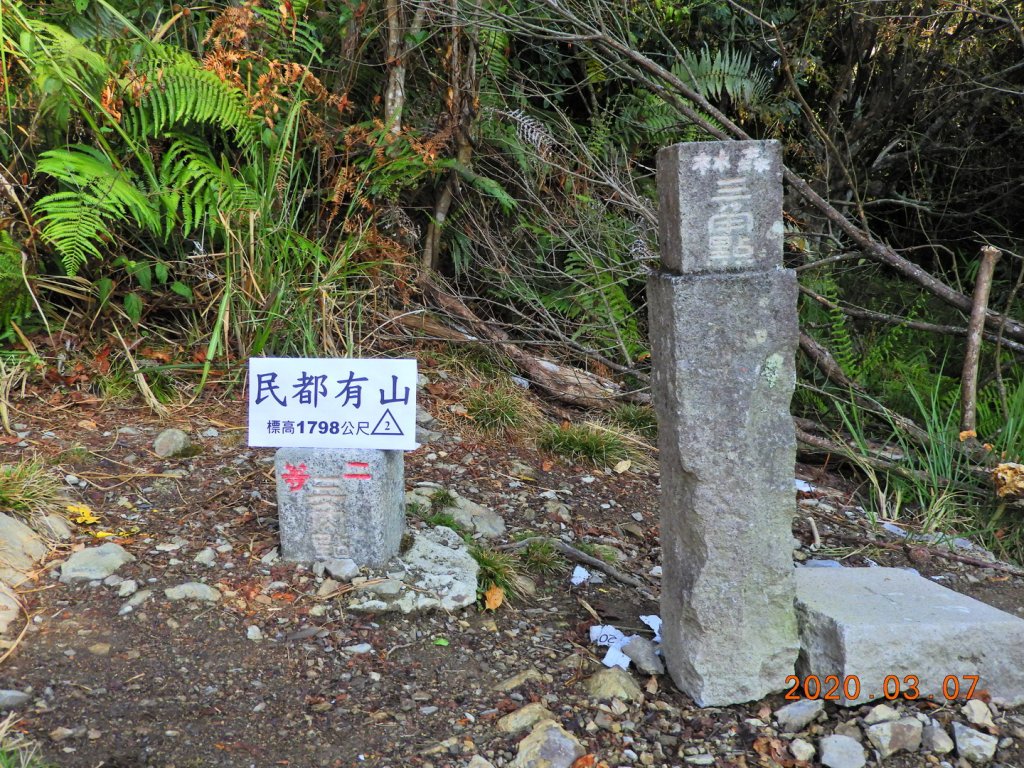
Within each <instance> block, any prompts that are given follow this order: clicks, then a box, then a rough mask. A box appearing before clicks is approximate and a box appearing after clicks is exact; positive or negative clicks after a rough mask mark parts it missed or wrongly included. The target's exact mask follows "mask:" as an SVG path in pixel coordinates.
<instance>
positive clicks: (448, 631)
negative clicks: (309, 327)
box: [0, 391, 1024, 768]
mask: <svg viewBox="0 0 1024 768" xmlns="http://www.w3.org/2000/svg"><path fill="white" fill-rule="evenodd" d="M427 405H428V406H429V405H430V403H429V398H428V403H427ZM17 409H18V410H17V412H16V414H15V419H16V421H18V422H20V423H22V424H23V425H24V426H25V427H26V429H27V431H29V433H30V434H29V436H28V438H27V440H28V442H29V447H28V448H27V449H22V448H18V447H17V446H14V445H3V446H0V462H9V461H13V460H17V459H18V458H20V456H21V455H23V453H22V452H23V451H26V452H29V453H36V454H39V455H40V456H42V457H44V458H45V459H47V460H48V461H51V462H53V463H54V465H55V467H57V468H58V470H57V471H59V472H61V473H62V474H72V475H75V476H76V477H77V478H79V480H80V481H81V482H82V483H83V484H84V487H76V488H75V490H74V491H73V492H72V493H73V495H75V496H76V498H78V499H79V500H80V501H81V502H83V503H85V504H87V505H89V506H90V508H91V509H92V510H93V511H95V512H96V513H97V515H98V516H99V517H100V518H101V520H100V522H99V523H97V524H96V525H95V526H92V527H93V528H102V529H104V530H110V531H117V530H121V531H131V530H132V529H133V527H135V528H136V529H137V531H138V532H137V533H135V534H133V535H130V536H125V537H122V538H120V539H118V541H119V542H120V543H121V545H122V546H124V547H125V549H127V550H128V551H129V552H130V553H132V554H133V555H134V556H135V558H136V560H135V561H134V562H132V563H129V564H127V565H125V566H123V567H122V568H120V569H119V570H118V571H117V578H115V579H111V580H110V581H111V582H112V583H110V584H89V583H85V584H80V585H64V584H59V583H58V582H57V581H56V579H55V578H54V573H53V572H52V570H51V571H43V572H40V573H39V574H38V578H37V580H36V581H35V582H34V584H30V585H25V586H26V587H27V588H25V589H24V591H23V597H24V599H25V600H26V605H27V609H28V612H29V614H30V615H31V617H32V619H31V621H30V623H29V627H28V632H27V633H26V634H25V637H24V639H23V640H22V642H21V643H20V644H19V645H18V646H17V648H16V649H15V651H14V652H13V654H12V655H11V656H10V657H9V658H8V659H7V661H6V662H4V664H3V666H0V688H2V689H17V690H21V691H26V692H28V693H30V694H31V697H32V702H31V704H30V705H28V706H26V707H24V708H22V709H21V710H19V712H20V714H21V715H23V717H22V719H21V721H20V725H19V728H20V729H21V730H23V731H24V732H26V733H28V734H29V735H31V736H33V737H34V738H37V739H39V741H40V742H41V744H42V745H43V747H44V750H45V753H46V754H47V756H48V757H49V758H50V759H51V760H52V761H53V762H54V763H55V764H56V765H59V766H62V767H63V766H68V767H69V768H70V767H77V766H82V767H83V768H84V767H86V766H88V767H89V768H96V767H98V766H119V767H120V768H128V767H130V766H164V767H165V768H170V767H171V766H174V767H175V768H185V767H186V766H188V767H192V766H274V765H292V766H332V767H334V766H337V767H341V766H346V767H347V766H379V767H384V766H390V767H391V768H398V767H399V766H424V768H429V767H430V766H433V767H434V768H441V767H442V766H453V767H454V766H459V767H461V766H466V765H468V764H470V761H471V760H472V759H474V758H475V757H476V758H477V759H479V758H485V759H486V760H488V761H490V762H491V763H492V764H493V765H494V766H502V765H507V764H509V763H511V762H512V760H513V758H514V756H515V755H516V751H517V747H518V744H519V742H520V741H521V740H522V738H523V736H524V733H525V731H519V732H505V731H503V730H502V729H501V728H499V721H500V720H501V718H503V717H504V716H505V715H507V714H509V713H511V712H513V711H516V710H519V709H520V708H522V707H524V705H526V704H530V703H536V704H541V705H543V706H545V707H546V708H547V709H548V710H549V711H550V712H551V713H552V715H553V717H554V718H555V719H556V720H558V721H559V722H560V723H561V724H562V726H563V727H564V728H565V729H566V730H567V731H568V732H569V733H570V734H572V735H573V737H574V738H575V739H577V740H578V742H579V743H580V744H581V745H582V746H583V748H584V750H585V751H586V753H587V754H588V755H591V756H592V758H584V761H581V762H580V763H579V765H580V766H581V767H584V766H588V765H600V764H601V763H602V762H603V763H604V764H606V765H608V766H618V765H651V766H683V765H719V766H755V765H765V766H771V765H794V764H796V763H795V762H794V760H793V758H792V755H791V753H790V751H789V750H788V746H787V745H788V743H789V739H790V738H791V737H782V736H780V734H779V733H778V732H777V730H776V729H774V728H773V727H772V725H771V714H772V712H773V711H774V710H776V709H777V708H778V707H779V706H781V705H782V704H784V703H786V702H784V701H783V700H782V698H781V697H774V698H772V699H771V700H769V701H766V702H755V703H752V704H750V705H745V706H736V707H728V708H720V709H705V710H700V709H697V708H695V707H694V706H693V704H692V702H690V701H689V699H688V698H687V697H685V696H684V695H682V694H681V693H679V692H678V691H677V690H676V689H675V688H674V686H673V685H672V684H671V682H670V681H669V680H668V678H666V677H646V676H643V675H640V674H638V673H635V672H634V673H633V678H634V680H635V682H636V683H637V684H639V685H640V686H641V688H642V690H643V694H642V700H641V701H636V702H631V703H629V704H627V705H622V704H621V703H619V702H609V701H603V702H602V701H597V700H593V699H590V698H589V697H588V695H587V693H586V690H585V681H586V680H587V678H589V677H590V676H592V675H593V674H594V672H595V671H597V670H598V669H601V666H600V665H599V664H598V663H597V658H598V656H597V655H595V654H600V653H601V650H600V649H598V648H595V647H594V646H593V645H591V644H590V642H589V637H588V631H589V627H590V626H591V625H592V624H595V623H597V620H596V619H597V618H598V617H599V618H600V620H601V622H602V623H609V624H614V625H616V626H618V627H620V628H621V629H623V630H624V631H626V632H627V633H629V632H636V633H638V634H645V635H646V636H650V632H649V630H648V629H647V627H646V626H644V624H643V623H642V622H641V621H640V620H639V616H640V615H642V614H647V613H657V605H656V604H654V603H650V602H648V601H645V600H643V599H642V598H640V597H639V596H638V594H637V592H636V591H635V590H634V589H633V588H631V587H625V586H623V585H620V584H617V583H615V582H614V581H613V580H610V579H607V580H605V581H604V583H602V584H594V583H589V584H585V585H582V586H581V587H578V588H570V586H569V583H568V574H567V573H560V574H557V575H553V576H549V577H546V578H545V577H537V576H534V577H533V581H534V583H535V586H536V592H535V594H534V596H533V597H532V599H530V600H528V601H524V602H520V603H516V604H513V605H505V606H502V607H501V608H499V610H497V611H494V612H491V611H482V610H480V609H478V608H470V609H467V610H465V611H462V612H459V613H455V614H452V615H446V614H438V613H435V614H427V615H422V614H421V615H415V616H410V617H404V616H393V615H360V614H354V613H352V612H349V611H347V610H346V608H345V606H346V602H345V599H344V598H345V596H344V595H343V596H341V597H336V598H333V599H326V600H325V599H321V598H320V597H318V594H317V593H318V590H319V589H320V587H321V585H322V581H321V579H320V578H319V577H317V576H316V575H315V574H313V573H311V572H310V571H308V570H306V569H305V568H302V567H300V566H296V565H294V564H290V563H283V562H281V561H279V560H274V559H273V549H274V547H275V546H276V543H277V533H276V527H275V525H276V520H275V515H276V507H275V496H274V489H273V483H272V476H271V475H272V464H271V463H270V461H271V456H272V451H269V450H250V449H248V448H246V447H245V445H244V434H245V433H244V430H243V429H242V427H241V425H242V424H243V423H244V405H243V404H241V403H238V402H236V401H229V402H219V401H215V400H209V401H207V402H205V403H203V404H201V405H199V406H196V407H192V408H189V409H187V410H185V411H182V412H178V413H177V414H176V415H175V417H174V418H173V419H172V423H169V424H165V423H159V424H158V423H157V422H156V421H155V420H154V419H153V418H152V417H151V416H150V415H149V414H148V412H147V411H145V410H143V409H142V408H140V407H138V406H135V405H128V404H120V405H119V404H115V403H99V402H89V401H88V400H86V401H85V402H81V401H80V402H75V401H74V400H72V399H71V398H69V397H68V396H66V395H62V394H60V393H55V392H42V391H40V392H36V393H34V394H33V395H32V396H31V397H30V398H28V399H27V400H25V401H23V402H20V403H18V404H17ZM165 426H180V427H182V428H183V429H186V430H187V431H189V432H190V433H191V434H193V435H195V436H197V437H196V443H197V445H198V446H199V448H200V449H201V450H200V451H199V453H197V454H196V455H195V456H193V457H191V458H187V459H173V460H161V459H159V458H158V457H156V456H155V455H154V454H153V453H152V452H151V450H150V447H151V445H152V440H153V438H154V437H155V435H156V433H157V432H158V431H159V430H160V429H162V428H163V427H165ZM440 429H441V430H442V431H444V432H446V433H448V434H456V433H458V432H459V431H460V430H459V429H458V425H457V424H451V423H449V424H446V425H444V426H443V427H440ZM460 437H461V441H459V442H450V441H449V442H442V443H436V444H431V445H427V446H424V447H422V448H420V449H419V450H418V451H416V452H414V453H412V454H409V455H408V457H407V469H406V476H407V482H408V484H409V485H412V484H413V483H415V482H417V481H431V482H436V483H440V484H441V485H444V486H445V487H449V488H452V489H454V490H457V491H458V492H459V493H460V494H462V495H464V496H466V497H467V498H470V499H472V500H474V501H477V502H480V503H482V504H484V505H486V506H488V507H490V508H492V509H494V510H495V511H497V512H499V513H500V514H501V515H502V516H503V518H504V519H505V522H506V525H507V526H508V531H507V534H506V537H505V539H504V540H503V541H502V542H500V543H506V542H507V541H510V540H511V539H512V537H519V536H524V535H528V534H534V535H548V536H563V537H571V539H572V540H573V541H574V542H576V543H579V542H589V543H591V544H597V545H604V546H609V547H614V548H615V549H616V550H617V551H618V552H619V557H620V559H619V561H618V563H617V567H620V568H622V569H623V570H625V571H628V572H629V573H630V574H632V575H634V576H636V577H638V578H640V579H642V580H643V581H644V582H645V583H648V584H649V585H650V589H651V590H652V591H653V592H657V588H658V580H657V577H656V576H652V575H651V572H652V569H654V568H655V566H656V565H658V563H659V558H660V552H659V550H658V546H657V541H658V531H657V508H656V492H657V477H656V474H655V473H652V472H644V471H635V470H629V471H626V472H624V473H622V474H616V473H613V472H605V471H599V470H595V469H593V468H587V467H573V466H568V465H566V464H564V463H561V462H559V461H557V460H553V459H552V458H551V457H545V456H541V455H539V454H537V453H535V452H533V451H532V450H530V449H529V448H527V447H523V446H516V445H508V444H507V441H481V440H479V439H478V438H474V436H473V435H472V434H471V433H470V432H468V431H466V432H464V433H463V434H461V436H460ZM523 465H525V466H527V467H531V468H533V469H535V470H536V472H535V478H534V479H526V478H525V477H524V475H523V471H522V470H523ZM555 499H557V500H559V501H558V503H555V504H552V503H551V502H552V501H553V500H555ZM841 500H842V497H841V495H840V496H839V497H837V498H836V499H833V501H834V502H837V503H838V501H841ZM559 504H564V509H562V508H561V507H559ZM820 527H821V531H822V532H823V533H824V535H825V537H826V544H830V543H834V542H830V541H829V539H828V535H829V530H830V528H829V523H828V520H827V518H823V519H822V520H821V526H820ZM798 533H800V534H801V535H806V536H807V538H808V541H809V532H805V531H801V530H800V529H799V528H798ZM96 543H97V542H96V540H95V539H94V538H93V537H92V536H90V534H89V533H88V530H87V529H86V528H85V527H81V528H79V529H77V530H76V536H75V539H74V540H73V542H72V543H71V545H72V546H73V547H79V546H81V545H87V546H92V545H94V544H96ZM207 548H210V549H212V550H213V552H214V557H213V559H212V561H211V560H210V558H209V557H208V556H207V557H206V558H205V559H206V560H207V562H212V565H207V564H203V563H200V562H196V561H195V559H194V558H195V556H196V555H197V554H198V553H200V552H201V551H203V550H204V549H207ZM849 553H850V550H849V549H846V550H843V551H842V554H849ZM67 554H68V552H67V551H64V552H59V553H57V554H56V555H55V559H54V560H53V561H51V565H52V564H55V563H56V561H57V558H62V557H65V556H66V555H67ZM869 554H871V555H872V556H873V557H874V558H875V559H876V561H878V562H883V563H884V564H900V565H905V564H906V561H905V560H904V559H903V556H902V554H901V553H899V552H892V551H881V552H870V553H869ZM849 562H850V563H851V564H857V562H858V558H857V557H856V556H854V557H852V558H851V559H850V561H849ZM918 565H920V563H919V564H918ZM928 568H933V569H936V570H941V571H942V572H944V573H949V574H951V576H950V580H949V582H947V583H948V584H950V585H951V586H953V587H954V588H959V589H963V590H965V591H970V590H972V589H973V590H976V591H977V592H978V593H982V592H984V593H986V595H987V596H988V598H989V599H990V601H993V602H996V603H997V604H1000V607H1002V608H1004V609H1006V610H1011V611H1014V610H1017V611H1019V610H1020V609H1021V607H1022V606H1024V587H1022V584H1021V583H1020V580H1019V579H1016V578H1003V577H1002V576H1000V575H998V574H991V573H990V572H986V571H981V570H978V569H971V568H969V567H967V566H963V565H959V564H955V563H947V562H945V561H940V560H933V561H932V562H931V563H930V564H929V565H928V566H927V567H923V568H922V570H925V571H927V569H928ZM118 579H121V580H122V581H118ZM126 580H131V581H134V582H135V587H136V591H135V594H134V595H127V594H126V593H127V592H128V591H129V590H128V588H127V587H125V586H124V584H125V581H126ZM191 581H203V582H206V583H208V584H210V585H212V586H214V587H216V588H217V589H218V590H219V591H220V592H221V593H222V599H221V600H220V601H219V602H216V603H204V602H201V601H188V600H185V601H171V600H169V599H167V597H166V596H165V595H164V589H166V588H169V587H174V586H176V585H179V584H182V583H185V582H191ZM145 590H150V591H151V592H152V596H151V597H150V599H149V600H147V601H145V602H142V603H141V604H139V605H138V606H136V607H134V608H133V609H132V610H131V611H128V612H126V611H125V608H124V606H125V604H126V603H127V602H128V601H129V600H130V599H132V597H137V595H138V593H139V592H141V591H145ZM122 594H123V595H124V596H120V595H122ZM517 675H518V676H520V679H519V680H518V681H516V680H512V681H511V682H508V681H509V680H510V678H514V677H515V676H517ZM503 683H506V684H505V685H503ZM905 706H907V707H909V708H910V709H911V710H912V711H920V712H923V713H926V714H927V715H928V716H930V717H939V719H940V720H943V718H944V719H945V721H946V722H948V721H949V720H950V719H952V718H953V717H954V716H956V717H960V716H959V715H958V714H957V712H956V710H955V708H954V707H953V706H952V705H947V706H943V707H939V708H938V709H936V708H935V707H929V708H926V707H925V706H924V705H923V704H921V705H918V704H914V705H910V704H906V705H905ZM826 710H827V713H828V717H827V718H822V719H821V721H820V722H818V723H816V724H814V725H812V726H810V730H809V732H808V733H807V734H805V736H806V737H807V738H808V739H809V740H811V741H813V740H814V739H815V738H817V737H818V736H821V735H824V734H827V733H831V732H832V731H833V730H834V728H835V727H836V726H837V725H838V724H839V723H840V722H842V721H845V720H851V719H854V718H855V717H856V716H858V715H860V714H863V712H862V711H860V710H853V711H843V710H836V709H835V708H834V705H832V704H829V705H828V706H827V708H826ZM864 711H866V710H864ZM758 719H759V720H760V722H761V725H758ZM960 719H962V718H960ZM1021 728H1024V720H1022V719H1021V718H1020V716H1019V714H1018V713H1014V712H1010V713H1004V717H1003V719H1002V721H1000V723H999V732H1000V736H1001V737H1002V738H1004V739H1009V740H1010V741H1009V742H1004V746H1003V747H1002V748H1001V749H1000V751H999V753H998V760H999V761H1001V762H1002V763H1003V764H1004V765H1024V751H1021V749H1020V744H1021V743H1022V741H1024V739H1022V738H1021V737H1024V730H1021V731H1020V733H1019V734H1017V732H1016V731H1015V730H1014V729H1021ZM953 759H954V760H955V758H953ZM587 760H589V762H585V761H587ZM923 761H925V757H924V756H923V755H920V754H915V755H903V756H898V755H897V756H894V757H892V758H890V759H888V760H887V761H886V763H885V764H886V765H894V766H904V765H905V766H911V765H921V764H925V763H924V762H923ZM476 765H479V766H481V768H482V766H484V765H485V764H484V763H479V762H478V763H477V764H476Z"/></svg>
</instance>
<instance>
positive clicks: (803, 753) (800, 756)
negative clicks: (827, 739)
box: [789, 739, 818, 763]
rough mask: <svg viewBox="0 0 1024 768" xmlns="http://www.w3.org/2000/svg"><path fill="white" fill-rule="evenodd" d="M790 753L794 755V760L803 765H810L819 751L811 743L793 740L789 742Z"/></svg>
mask: <svg viewBox="0 0 1024 768" xmlns="http://www.w3.org/2000/svg"><path fill="white" fill-rule="evenodd" d="M789 751H790V754H792V755H793V758H794V759H795V760H797V761H799V762H801V763H809V762H810V761H811V760H812V759H813V758H814V755H815V753H817V751H818V750H816V749H815V748H814V745H813V744H811V743H810V742H809V741H804V740H803V739H793V740H792V741H791V742H789Z"/></svg>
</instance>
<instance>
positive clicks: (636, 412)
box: [608, 403, 658, 440]
mask: <svg viewBox="0 0 1024 768" xmlns="http://www.w3.org/2000/svg"><path fill="white" fill-rule="evenodd" d="M608 418H609V420H610V421H611V422H612V423H613V424H616V425H618V426H620V427H623V428H625V429H628V430H631V431H632V432H635V433H636V434H638V435H639V436H640V437H642V438H644V439H646V440H657V439H658V419H657V417H655V415H654V409H653V408H651V406H649V405H636V404H634V403H623V404H622V405H620V406H618V407H616V408H614V409H613V410H612V411H611V413H609V414H608Z"/></svg>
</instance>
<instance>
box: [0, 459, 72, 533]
mask: <svg viewBox="0 0 1024 768" xmlns="http://www.w3.org/2000/svg"><path fill="white" fill-rule="evenodd" d="M64 504H65V499H64V486H63V485H62V484H61V483H60V481H59V480H58V479H57V478H55V477H54V476H53V475H52V474H51V473H50V470H49V468H48V467H47V466H46V465H45V464H43V463H42V462H39V461H31V460H29V461H21V462H19V463H17V464H2V465H0V512H13V513H14V514H15V515H17V516H18V517H20V518H22V519H23V520H25V521H26V522H28V523H32V521H33V519H34V518H37V517H41V516H43V515H46V514H49V513H51V512H58V511H59V510H60V509H62V508H63V506H64Z"/></svg>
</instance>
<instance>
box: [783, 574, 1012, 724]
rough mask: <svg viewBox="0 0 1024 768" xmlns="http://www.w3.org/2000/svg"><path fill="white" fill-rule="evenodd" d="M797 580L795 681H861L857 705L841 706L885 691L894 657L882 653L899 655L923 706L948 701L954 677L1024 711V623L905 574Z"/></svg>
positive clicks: (800, 576)
mask: <svg viewBox="0 0 1024 768" xmlns="http://www.w3.org/2000/svg"><path fill="white" fill-rule="evenodd" d="M795 577H796V592H797V598H796V607H797V615H798V617H799V621H800V633H801V637H802V640H803V642H802V651H801V653H800V662H799V663H798V667H797V674H798V675H800V676H807V675H809V674H819V677H821V678H824V676H825V675H826V674H827V675H836V676H838V678H839V679H840V680H849V679H851V678H856V679H857V680H858V681H859V682H860V696H859V698H857V699H856V700H849V699H844V698H841V699H840V700H839V701H838V703H839V704H840V705H843V706H849V705H850V704H860V703H866V702H868V701H872V700H874V699H876V698H878V697H879V695H880V694H881V693H882V691H883V690H884V688H883V686H884V684H885V679H886V677H888V676H890V675H892V673H893V666H892V665H893V658H892V656H891V655H890V654H886V653H879V649H880V648H899V649H900V651H899V659H900V661H899V663H900V668H901V669H908V670H913V674H914V677H916V678H917V685H916V686H915V687H916V689H917V691H918V693H919V695H920V697H921V698H926V697H928V696H932V697H933V699H934V700H935V701H944V700H945V699H946V694H947V692H946V691H945V690H944V689H943V685H944V684H945V683H946V682H947V681H948V680H949V679H950V678H953V679H961V680H963V679H964V678H965V676H968V675H976V676H978V677H979V678H980V680H979V686H983V687H984V688H985V689H986V690H987V691H988V692H989V693H990V694H991V695H992V700H993V701H994V702H996V703H997V704H1007V705H1010V706H1016V705H1018V704H1024V620H1022V619H1021V618H1019V617H1017V616H1013V615H1011V614H1009V613H1006V612H1005V611H1000V610H999V609H997V608H993V607H992V606H990V605H986V604H985V603H982V602H979V601H978V600H974V599H973V598H970V597H968V596H966V595H962V594H959V593H957V592H954V591H952V590H950V589H946V588H945V587H942V586H940V585H939V584H936V583H935V582H934V581H932V580H930V579H926V578H923V577H921V576H916V575H914V574H912V573H909V572H907V571H905V570H903V569H900V568H797V569H796V570H795ZM836 595H842V596H843V599H842V600H837V599H836ZM908 626H913V627H914V631H913V632H908V631H907V627H908ZM824 670H828V671H827V672H825V671H824ZM964 686H965V687H966V681H965V682H964ZM964 692H966V691H964Z"/></svg>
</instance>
